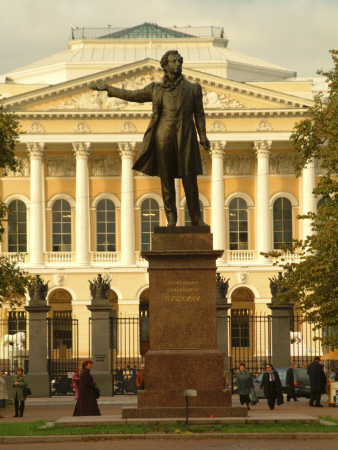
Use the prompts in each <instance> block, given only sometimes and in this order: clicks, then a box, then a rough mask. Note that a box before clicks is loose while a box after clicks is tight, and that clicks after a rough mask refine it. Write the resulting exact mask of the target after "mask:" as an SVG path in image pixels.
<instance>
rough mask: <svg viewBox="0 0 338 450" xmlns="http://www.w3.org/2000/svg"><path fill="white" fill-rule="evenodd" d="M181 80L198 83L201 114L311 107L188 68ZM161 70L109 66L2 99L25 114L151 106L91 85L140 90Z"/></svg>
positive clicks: (154, 64) (144, 65) (146, 65)
mask: <svg viewBox="0 0 338 450" xmlns="http://www.w3.org/2000/svg"><path fill="white" fill-rule="evenodd" d="M183 74H184V76H185V77H186V79H187V80H188V81H190V82H192V83H196V82H198V83H200V84H201V86H202V90H203V103H204V108H205V111H206V113H208V112H211V111H218V112H221V111H222V110H224V111H225V110H238V109H240V110H243V111H244V110H251V111H252V110H266V109H281V110H283V109H297V108H304V107H308V106H311V105H312V104H313V102H312V101H310V100H305V99H303V98H300V97H295V96H292V95H287V94H283V93H280V92H276V91H272V90H268V89H264V88H262V87H256V86H251V85H247V84H245V83H239V82H235V81H230V80H227V79H224V78H221V77H217V76H214V75H210V74H206V73H202V72H198V71H195V70H192V69H185V70H183ZM162 78H163V71H162V68H161V67H160V64H159V62H158V61H155V60H151V59H146V60H143V61H138V62H136V63H132V64H127V65H124V66H120V67H118V68H114V69H109V70H106V71H103V72H99V73H96V74H93V75H89V76H88V75H87V76H85V77H81V78H77V79H75V80H71V81H67V82H64V83H60V84H57V85H53V86H49V87H45V88H42V89H38V90H35V91H31V92H28V93H25V94H21V95H17V96H14V97H11V98H9V99H7V100H5V101H4V105H5V106H6V107H7V108H8V109H13V110H15V111H22V112H23V111H25V112H27V113H29V112H30V111H31V112H32V113H36V112H38V111H39V112H49V113H51V114H53V113H55V114H59V113H61V112H73V113H77V112H78V113H79V114H81V112H84V111H86V112H87V113H90V112H92V113H98V112H100V111H103V112H106V113H107V112H110V113H114V112H119V111H134V112H136V111H140V112H142V111H151V104H150V103H144V104H140V103H132V102H126V101H124V100H120V99H117V98H111V97H108V96H107V93H106V92H99V91H93V90H91V89H90V87H89V86H90V84H91V83H92V82H94V81H98V80H102V81H104V82H106V83H107V84H109V85H114V86H116V87H120V88H123V89H128V90H135V89H142V88H143V87H144V86H146V85H147V84H149V83H151V82H161V80H162Z"/></svg>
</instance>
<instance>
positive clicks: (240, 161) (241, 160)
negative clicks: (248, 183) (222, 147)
mask: <svg viewBox="0 0 338 450" xmlns="http://www.w3.org/2000/svg"><path fill="white" fill-rule="evenodd" d="M251 170H252V157H251V155H226V156H225V158H224V175H251Z"/></svg>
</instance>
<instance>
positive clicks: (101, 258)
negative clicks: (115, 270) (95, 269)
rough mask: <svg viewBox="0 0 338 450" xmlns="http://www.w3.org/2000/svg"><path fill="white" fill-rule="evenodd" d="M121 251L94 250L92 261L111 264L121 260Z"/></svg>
mask: <svg viewBox="0 0 338 450" xmlns="http://www.w3.org/2000/svg"><path fill="white" fill-rule="evenodd" d="M119 256H120V253H119V252H93V253H92V262H93V263H94V264H107V263H108V264H110V263H116V262H118V261H119Z"/></svg>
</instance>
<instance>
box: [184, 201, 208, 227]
mask: <svg viewBox="0 0 338 450" xmlns="http://www.w3.org/2000/svg"><path fill="white" fill-rule="evenodd" d="M199 204H200V211H201V217H202V220H204V210H203V203H202V202H201V200H199ZM184 225H185V226H186V227H187V226H190V225H191V219H190V215H189V211H188V205H187V202H185V205H184Z"/></svg>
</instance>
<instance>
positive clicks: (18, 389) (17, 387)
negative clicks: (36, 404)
mask: <svg viewBox="0 0 338 450" xmlns="http://www.w3.org/2000/svg"><path fill="white" fill-rule="evenodd" d="M26 386H27V381H26V377H25V376H24V374H23V368H22V367H18V368H17V369H16V380H15V381H14V383H13V387H14V395H13V397H14V408H15V415H14V417H19V407H20V417H23V412H24V409H25V400H26V399H25V397H24V395H23V390H24V388H25V387H26Z"/></svg>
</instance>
